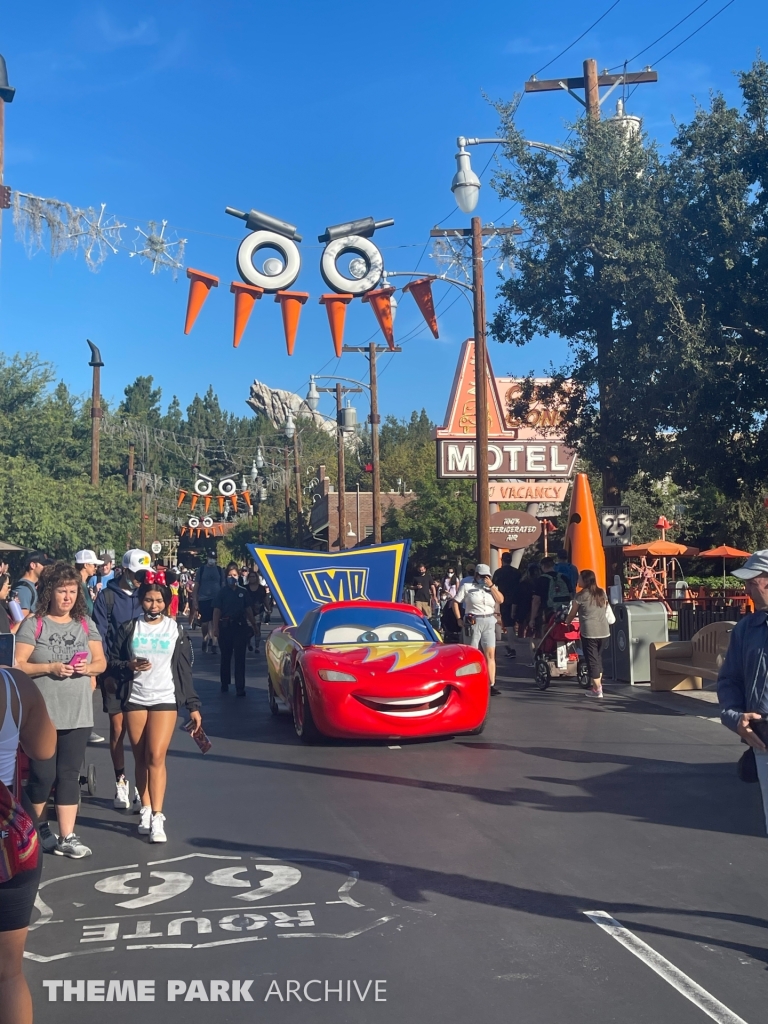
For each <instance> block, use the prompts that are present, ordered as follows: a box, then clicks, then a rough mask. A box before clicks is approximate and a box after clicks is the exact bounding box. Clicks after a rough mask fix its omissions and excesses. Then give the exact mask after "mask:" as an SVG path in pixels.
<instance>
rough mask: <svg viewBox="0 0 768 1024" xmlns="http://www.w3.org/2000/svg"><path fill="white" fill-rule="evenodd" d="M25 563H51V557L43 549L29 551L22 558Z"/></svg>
mask: <svg viewBox="0 0 768 1024" xmlns="http://www.w3.org/2000/svg"><path fill="white" fill-rule="evenodd" d="M24 564H25V565H33V564H35V565H53V559H52V558H51V556H50V555H46V554H45V552H43V551H30V553H29V554H28V555H27V556H26V558H25V559H24Z"/></svg>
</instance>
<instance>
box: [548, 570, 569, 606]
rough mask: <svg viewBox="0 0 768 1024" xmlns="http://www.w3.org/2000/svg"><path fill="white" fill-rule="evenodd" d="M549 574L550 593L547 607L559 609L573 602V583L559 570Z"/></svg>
mask: <svg viewBox="0 0 768 1024" xmlns="http://www.w3.org/2000/svg"><path fill="white" fill-rule="evenodd" d="M547 575H548V576H549V594H548V595H547V608H549V609H550V610H551V611H558V610H559V609H561V608H564V607H565V606H566V605H568V604H570V603H571V597H572V594H571V585H570V583H569V581H568V580H567V579H566V578H565V576H563V575H561V574H560V573H559V572H557V573H555V574H554V575H551V574H550V573H547Z"/></svg>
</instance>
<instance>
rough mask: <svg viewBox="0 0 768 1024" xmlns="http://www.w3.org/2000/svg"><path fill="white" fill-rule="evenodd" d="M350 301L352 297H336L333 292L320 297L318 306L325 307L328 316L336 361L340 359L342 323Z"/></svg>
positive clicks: (342, 295)
mask: <svg viewBox="0 0 768 1024" xmlns="http://www.w3.org/2000/svg"><path fill="white" fill-rule="evenodd" d="M352 299H354V295H345V294H341V295H337V294H336V293H335V292H331V293H329V294H327V295H321V296H320V305H321V306H325V311H326V313H327V314H328V323H329V324H330V328H331V337H332V338H333V347H334V349H335V350H336V357H337V359H341V348H342V345H343V344H344V321H345V320H346V319H347V306H348V305H349V303H350V302H351V301H352Z"/></svg>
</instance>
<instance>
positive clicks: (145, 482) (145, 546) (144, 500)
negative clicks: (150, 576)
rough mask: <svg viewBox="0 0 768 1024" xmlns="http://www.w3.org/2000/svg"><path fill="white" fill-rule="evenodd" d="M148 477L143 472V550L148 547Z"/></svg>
mask: <svg viewBox="0 0 768 1024" xmlns="http://www.w3.org/2000/svg"><path fill="white" fill-rule="evenodd" d="M146 518H147V479H146V476H145V475H144V474H143V473H142V476H141V548H142V550H143V551H146V549H147V526H146Z"/></svg>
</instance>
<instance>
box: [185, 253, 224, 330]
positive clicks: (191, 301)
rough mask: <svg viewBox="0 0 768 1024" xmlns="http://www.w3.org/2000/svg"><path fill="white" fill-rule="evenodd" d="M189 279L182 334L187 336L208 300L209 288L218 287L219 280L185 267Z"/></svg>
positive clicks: (211, 275)
mask: <svg viewBox="0 0 768 1024" xmlns="http://www.w3.org/2000/svg"><path fill="white" fill-rule="evenodd" d="M187 277H188V278H189V298H188V299H187V319H186V320H185V322H184V333H185V334H189V332H190V331H191V330H192V327H193V325H194V323H195V320H197V316H198V313H199V312H200V310H201V309H202V308H203V303H204V302H205V300H206V299H207V298H208V296H209V294H210V291H211V288H218V287H219V279H218V277H215V276H214V275H213V274H204V273H203V271H202V270H193V269H192V267H187Z"/></svg>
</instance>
